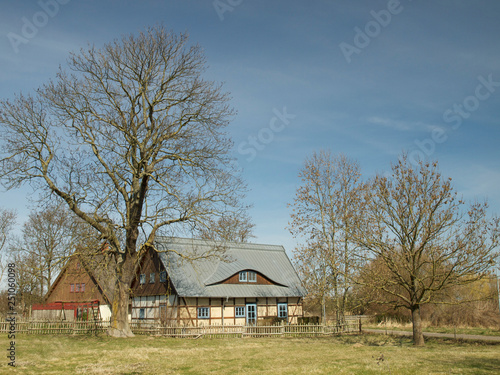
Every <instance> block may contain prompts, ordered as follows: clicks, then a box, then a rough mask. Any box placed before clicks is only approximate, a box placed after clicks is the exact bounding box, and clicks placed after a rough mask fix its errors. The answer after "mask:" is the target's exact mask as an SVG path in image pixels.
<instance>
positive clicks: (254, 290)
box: [131, 237, 305, 326]
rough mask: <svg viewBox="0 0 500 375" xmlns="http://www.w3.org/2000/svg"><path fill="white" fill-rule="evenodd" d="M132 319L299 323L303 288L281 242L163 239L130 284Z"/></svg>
mask: <svg viewBox="0 0 500 375" xmlns="http://www.w3.org/2000/svg"><path fill="white" fill-rule="evenodd" d="M131 293H132V295H131V318H132V320H140V321H148V320H149V321H153V320H161V321H164V322H166V323H172V324H179V325H189V326H199V325H244V324H250V325H252V324H258V323H260V322H266V323H272V322H275V321H278V320H282V321H285V322H287V323H296V322H297V318H298V317H301V316H302V315H303V313H302V299H303V297H304V295H305V290H304V288H303V287H302V285H301V282H300V280H299V278H298V276H297V273H296V272H295V270H294V268H293V266H292V264H291V262H290V259H289V258H288V256H287V254H286V252H285V249H284V248H283V247H282V246H275V245H259V244H252V243H224V244H221V243H216V242H215V241H207V240H197V239H185V238H171V237H168V238H167V237H165V238H160V239H159V240H158V241H157V242H156V244H155V246H154V249H152V248H151V249H149V251H148V252H147V253H146V255H145V256H144V257H143V258H142V260H141V262H140V265H139V267H138V270H137V276H136V279H135V280H134V282H133V283H132V286H131Z"/></svg>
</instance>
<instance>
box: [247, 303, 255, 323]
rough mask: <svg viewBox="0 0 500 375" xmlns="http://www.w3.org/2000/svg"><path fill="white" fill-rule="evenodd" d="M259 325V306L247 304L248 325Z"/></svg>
mask: <svg viewBox="0 0 500 375" xmlns="http://www.w3.org/2000/svg"><path fill="white" fill-rule="evenodd" d="M256 323H257V304H255V303H249V304H247V324H250V325H252V324H256Z"/></svg>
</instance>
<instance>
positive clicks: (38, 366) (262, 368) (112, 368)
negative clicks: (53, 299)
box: [0, 335, 500, 375]
mask: <svg viewBox="0 0 500 375" xmlns="http://www.w3.org/2000/svg"><path fill="white" fill-rule="evenodd" d="M0 347H3V348H5V349H7V348H8V341H7V338H6V337H2V338H1V339H0ZM4 352H6V350H4ZM3 358H4V359H3V360H2V361H1V363H0V373H1V374H3V373H9V374H16V373H17V374H86V375H91V374H167V373H168V374H212V373H213V374H246V373H248V374H250V373H251V374H259V373H260V374H264V373H272V374H331V373H338V374H387V373H392V374H422V373H426V374H458V373H459V374H497V373H498V372H499V371H500V345H486V344H478V343H455V342H453V341H443V340H441V341H440V340H434V339H431V340H427V344H426V346H425V347H424V348H415V347H413V346H412V344H411V340H410V339H409V338H406V337H391V336H385V335H355V336H343V337H321V338H261V339H258V338H257V339H255V338H245V339H241V338H231V339H198V340H190V339H170V338H159V337H150V336H136V337H134V338H131V339H113V338H109V337H106V336H100V337H97V338H96V337H87V336H48V335H47V336H30V335H18V336H17V337H16V364H17V367H16V368H14V369H12V368H11V367H10V366H8V365H7V358H6V357H5V356H3Z"/></svg>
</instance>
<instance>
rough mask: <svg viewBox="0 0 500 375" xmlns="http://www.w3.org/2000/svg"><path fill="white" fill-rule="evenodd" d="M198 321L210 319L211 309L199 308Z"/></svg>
mask: <svg viewBox="0 0 500 375" xmlns="http://www.w3.org/2000/svg"><path fill="white" fill-rule="evenodd" d="M197 315H198V319H210V307H198V311H197Z"/></svg>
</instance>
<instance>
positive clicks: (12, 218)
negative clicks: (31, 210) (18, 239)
mask: <svg viewBox="0 0 500 375" xmlns="http://www.w3.org/2000/svg"><path fill="white" fill-rule="evenodd" d="M15 223H16V213H15V212H14V211H11V210H6V209H4V208H0V280H2V276H3V272H4V269H5V267H4V262H3V258H4V248H5V245H6V244H7V242H8V240H9V236H10V234H11V231H12V228H13V227H14V225H15Z"/></svg>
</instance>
